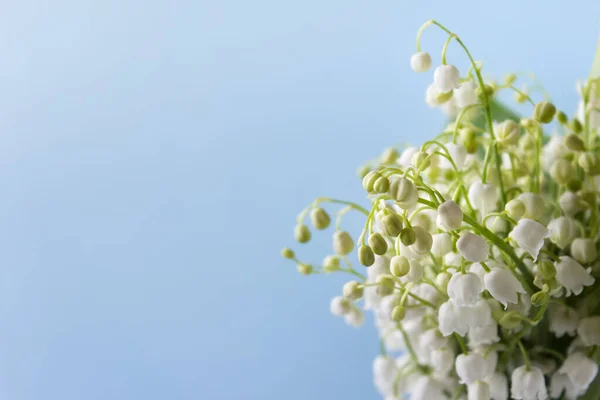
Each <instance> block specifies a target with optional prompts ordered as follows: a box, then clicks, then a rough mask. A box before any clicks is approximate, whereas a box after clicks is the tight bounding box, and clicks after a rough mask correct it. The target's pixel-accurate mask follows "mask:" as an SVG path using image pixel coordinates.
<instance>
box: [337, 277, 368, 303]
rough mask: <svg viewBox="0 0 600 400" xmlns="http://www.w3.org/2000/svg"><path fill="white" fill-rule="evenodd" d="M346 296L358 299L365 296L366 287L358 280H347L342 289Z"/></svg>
mask: <svg viewBox="0 0 600 400" xmlns="http://www.w3.org/2000/svg"><path fill="white" fill-rule="evenodd" d="M342 293H343V294H344V297H345V298H347V299H350V300H358V299H360V298H362V297H363V293H364V288H363V286H362V285H361V284H360V283H359V282H357V281H350V282H346V284H345V285H344V289H343V290H342Z"/></svg>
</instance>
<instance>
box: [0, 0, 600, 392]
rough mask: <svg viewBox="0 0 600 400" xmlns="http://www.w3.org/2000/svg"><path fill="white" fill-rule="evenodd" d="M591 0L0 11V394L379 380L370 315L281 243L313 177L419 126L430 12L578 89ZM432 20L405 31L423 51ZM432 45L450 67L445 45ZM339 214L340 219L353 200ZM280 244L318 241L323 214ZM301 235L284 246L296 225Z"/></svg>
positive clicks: (346, 180)
mask: <svg viewBox="0 0 600 400" xmlns="http://www.w3.org/2000/svg"><path fill="white" fill-rule="evenodd" d="M599 12H600V3H598V2H593V1H589V2H575V1H570V2H564V1H528V2H523V1H517V0H512V1H502V2H500V3H499V4H498V6H497V8H496V9H491V8H490V3H488V2H481V1H473V2H447V1H412V2H406V1H397V0H396V1H375V2H365V1H348V0H345V1H325V2H323V1H312V0H307V1H302V2H282V1H266V0H255V1H225V0H221V1H212V2H208V3H207V2H205V1H189V2H185V1H116V0H110V1H109V0H105V1H93V2H92V1H85V0H77V1H38V2H33V1H25V0H21V1H18V2H3V4H2V12H1V13H0V55H1V60H2V61H1V63H0V132H1V133H0V139H1V141H0V164H1V165H0V188H1V191H0V268H1V269H0V271H1V273H0V397H2V398H6V399H12V400H33V399H36V400H37V399H61V400H71V399H288V400H293V399H331V398H340V399H341V398H343V399H375V398H377V396H376V394H375V391H374V389H373V387H372V383H371V379H372V378H371V360H372V359H373V357H374V356H375V355H376V354H377V351H378V350H377V340H376V334H375V330H374V328H373V327H372V321H371V320H370V319H369V320H367V323H366V324H365V326H364V327H363V328H362V329H359V330H355V329H353V328H349V327H347V326H346V325H345V324H344V322H343V321H342V320H340V319H337V318H334V317H333V316H331V315H330V314H329V309H328V307H329V306H328V305H329V300H330V298H331V297H332V296H334V295H336V294H338V293H339V292H340V290H341V284H342V283H343V281H344V280H343V279H342V278H335V277H334V278H330V279H328V278H325V277H320V276H315V277H308V278H304V277H301V276H299V275H298V274H297V273H296V272H295V268H294V265H293V264H291V263H289V262H285V260H282V259H281V258H280V256H279V250H280V248H281V247H283V246H284V245H288V244H293V242H292V239H293V238H292V229H293V226H294V220H295V216H296V215H297V212H298V211H299V210H300V209H301V208H302V207H304V206H305V205H306V204H308V203H309V202H310V201H311V200H312V199H313V198H314V197H315V196H318V195H330V196H334V197H339V198H348V199H358V200H360V199H362V196H363V193H362V190H361V188H360V184H359V181H358V180H357V179H356V177H355V170H356V167H357V166H358V165H360V163H362V162H363V161H365V160H367V159H369V158H371V157H373V156H375V155H377V154H378V153H379V152H380V151H381V150H382V149H383V148H385V147H386V146H388V145H390V144H393V143H398V142H403V141H411V142H415V143H417V144H418V143H420V142H422V141H423V140H424V139H425V138H428V137H431V136H433V135H434V134H435V133H436V132H437V130H438V128H439V127H440V126H441V124H442V122H443V117H442V116H441V114H440V113H439V112H438V111H437V110H430V109H429V108H428V107H427V106H426V105H425V103H424V91H425V88H426V86H427V84H428V83H429V82H430V80H431V73H427V74H422V75H417V74H414V73H412V71H411V70H410V68H409V62H408V61H409V57H410V55H411V54H412V53H413V52H414V38H415V34H416V31H417V29H418V28H419V26H420V25H421V23H423V22H424V21H426V20H427V19H429V18H437V19H439V20H440V21H442V22H443V23H445V24H446V25H447V26H448V27H450V28H451V29H453V30H454V31H456V32H457V33H459V34H460V36H461V37H462V38H463V39H464V41H465V42H466V43H467V45H468V46H469V47H470V49H471V51H472V53H473V54H474V55H475V57H476V58H477V59H483V60H485V61H486V66H485V71H487V73H489V74H496V75H497V76H501V74H503V73H504V72H510V71H535V72H537V74H538V77H539V78H540V80H541V81H542V82H543V83H544V85H545V86H546V88H547V89H548V90H549V91H550V92H551V93H552V94H553V98H554V100H555V101H556V103H557V104H558V106H559V107H561V108H564V109H565V110H567V111H574V110H575V106H576V93H575V89H574V88H575V85H574V81H575V79H576V78H584V77H585V76H586V75H587V73H588V71H589V67H590V65H591V61H592V58H593V54H594V52H595V48H596V40H597V33H598V28H599V24H598V15H600V13H599ZM443 40H444V37H443V36H442V34H441V33H440V32H437V31H435V30H433V29H432V30H430V31H429V30H428V31H427V32H426V34H425V37H424V42H423V44H424V47H425V49H426V50H428V51H430V52H431V53H432V54H434V62H439V52H440V51H441V47H442V44H443ZM449 60H450V62H454V63H456V64H458V65H459V66H460V67H462V69H463V71H464V70H466V60H465V57H464V56H463V55H462V54H461V53H460V52H459V50H458V48H457V47H456V46H455V45H452V47H451V49H450V53H449ZM348 223H349V225H348V226H347V227H348V228H352V227H355V226H356V225H352V224H356V222H353V220H352V219H350V220H349V221H348ZM319 238H320V241H319V242H318V243H314V244H313V246H311V247H306V246H302V248H301V249H299V250H298V253H299V254H300V255H301V257H302V258H303V259H305V260H307V261H313V262H318V261H319V260H320V259H321V257H322V256H323V255H325V254H327V252H328V251H329V234H322V235H320V236H319ZM295 247H296V248H297V249H298V246H295Z"/></svg>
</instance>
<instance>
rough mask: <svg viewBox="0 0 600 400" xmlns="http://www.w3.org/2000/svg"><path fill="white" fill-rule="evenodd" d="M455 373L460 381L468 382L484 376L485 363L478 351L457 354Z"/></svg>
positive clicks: (485, 371)
mask: <svg viewBox="0 0 600 400" xmlns="http://www.w3.org/2000/svg"><path fill="white" fill-rule="evenodd" d="M455 366H456V374H457V375H458V377H459V378H460V383H466V384H470V383H473V382H475V381H480V380H482V379H483V378H485V377H486V375H487V373H488V370H487V363H486V361H485V359H484V358H483V356H482V355H481V354H478V353H469V354H459V355H458V356H457V357H456V364H455Z"/></svg>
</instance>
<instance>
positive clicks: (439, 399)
mask: <svg viewBox="0 0 600 400" xmlns="http://www.w3.org/2000/svg"><path fill="white" fill-rule="evenodd" d="M410 399H411V400H444V399H447V396H446V395H445V394H444V386H443V385H442V384H441V383H440V382H439V381H437V380H436V379H434V378H432V377H429V376H422V377H420V378H419V379H417V381H416V382H415V385H414V386H413V388H412V392H411V395H410Z"/></svg>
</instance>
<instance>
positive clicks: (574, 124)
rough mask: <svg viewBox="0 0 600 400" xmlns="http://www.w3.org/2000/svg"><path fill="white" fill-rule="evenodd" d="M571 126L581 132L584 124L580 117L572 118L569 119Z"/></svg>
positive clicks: (576, 131) (574, 130) (575, 130)
mask: <svg viewBox="0 0 600 400" xmlns="http://www.w3.org/2000/svg"><path fill="white" fill-rule="evenodd" d="M569 128H570V129H571V130H572V131H573V132H575V133H581V132H582V131H583V125H581V122H579V120H578V119H572V120H571V121H569Z"/></svg>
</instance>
